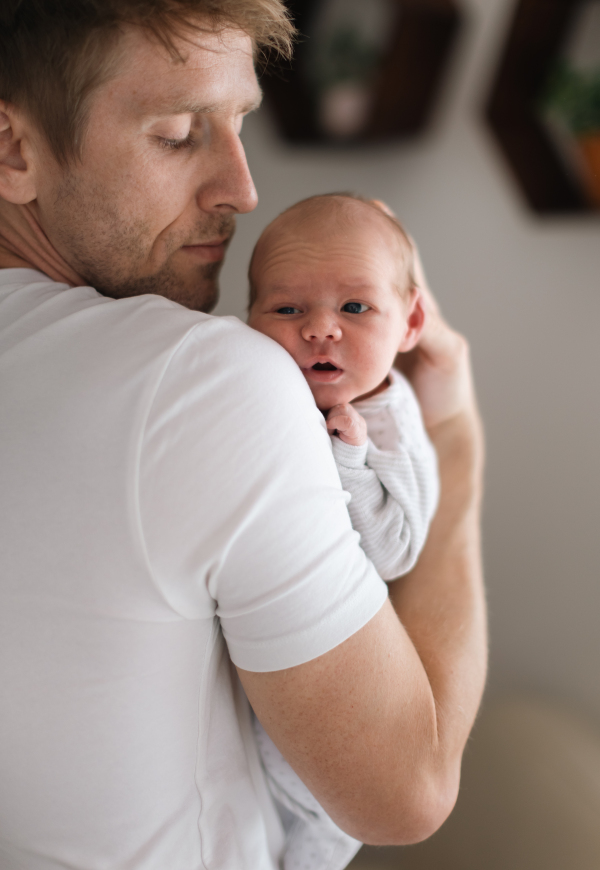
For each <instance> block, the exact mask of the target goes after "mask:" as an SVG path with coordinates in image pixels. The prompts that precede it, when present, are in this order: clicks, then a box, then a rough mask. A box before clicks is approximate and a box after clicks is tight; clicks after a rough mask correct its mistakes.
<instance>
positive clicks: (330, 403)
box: [309, 384, 359, 413]
mask: <svg viewBox="0 0 600 870" xmlns="http://www.w3.org/2000/svg"><path fill="white" fill-rule="evenodd" d="M309 386H310V387H311V392H312V394H313V396H314V399H315V402H316V404H317V408H318V409H319V411H323V413H326V412H327V411H329V410H330V408H333V407H334V405H346V404H347V403H348V402H353V401H354V399H356V398H358V395H359V393H357V392H356V390H355V391H352V390H339V389H338V390H336V389H335V387H329V388H328V387H321V388H319V387H315V388H313V387H312V385H310V384H309Z"/></svg>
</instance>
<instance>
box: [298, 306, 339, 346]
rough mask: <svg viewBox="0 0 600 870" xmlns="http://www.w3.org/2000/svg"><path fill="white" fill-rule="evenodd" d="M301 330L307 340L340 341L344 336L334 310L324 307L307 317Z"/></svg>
mask: <svg viewBox="0 0 600 870" xmlns="http://www.w3.org/2000/svg"><path fill="white" fill-rule="evenodd" d="M301 332H302V338H303V339H304V340H305V341H327V340H329V341H339V340H340V338H341V337H342V330H341V328H340V325H339V323H338V321H337V318H336V317H335V315H334V314H333V312H331V311H327V310H323V309H321V310H319V311H314V312H312V313H311V314H310V315H309V316H308V317H307V319H306V320H305V321H304V323H303V325H302V329H301Z"/></svg>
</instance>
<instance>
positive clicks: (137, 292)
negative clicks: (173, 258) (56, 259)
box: [90, 262, 223, 313]
mask: <svg viewBox="0 0 600 870" xmlns="http://www.w3.org/2000/svg"><path fill="white" fill-rule="evenodd" d="M222 265H223V264H222V263H221V262H219V263H206V264H203V265H202V266H197V267H196V268H195V269H194V270H191V271H190V270H186V272H185V273H179V272H178V271H176V270H175V269H173V268H172V267H171V266H168V267H165V268H163V269H161V270H160V272H157V273H156V274H154V275H145V276H143V277H140V278H129V279H124V280H121V281H118V280H117V281H114V282H113V281H108V280H102V278H100V279H99V280H94V279H92V280H90V284H91V285H92V287H94V288H95V289H96V290H97V291H98V292H99V293H102V295H103V296H109V297H111V298H112V299H126V298H128V297H130V296H144V295H146V294H148V293H150V294H153V295H155V296H164V297H165V298H166V299H171V300H172V301H173V302H178V303H179V304H180V305H184V306H185V307H186V308H190V309H191V310H192V311H202V312H205V313H209V312H210V311H212V310H213V309H214V307H215V305H216V304H217V302H218V301H219V274H220V272H221V266H222Z"/></svg>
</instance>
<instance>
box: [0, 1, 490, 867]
mask: <svg viewBox="0 0 600 870" xmlns="http://www.w3.org/2000/svg"><path fill="white" fill-rule="evenodd" d="M290 38H291V28H290V26H289V23H288V20H287V18H286V15H285V10H284V8H283V6H282V4H281V3H280V2H279V0H154V2H152V3H150V2H148V3H140V2H139V0H5V2H4V3H3V4H2V9H1V10H0V396H1V399H0V401H1V407H2V438H1V440H0V469H1V470H0V474H1V479H0V528H1V532H0V536H1V540H2V577H1V579H0V623H1V624H0V695H1V697H2V712H1V715H0V771H1V775H0V866H1V867H2V870H17V868H18V870H23V868H25V870H58V868H64V867H70V868H76V870H84V868H85V870H88V868H90V870H91V868H96V867H106V868H111V870H113V868H114V870H125V868H127V870H199V868H206V870H275V868H277V867H278V866H280V861H281V855H282V852H283V849H284V836H285V835H284V830H283V828H282V824H281V820H280V816H279V815H278V813H277V811H276V807H275V805H274V803H273V800H272V798H271V796H270V794H269V791H268V789H267V785H266V781H265V777H264V774H263V769H262V767H261V762H260V758H259V755H258V751H257V748H256V744H255V741H254V737H253V729H252V723H251V717H250V710H249V707H248V703H247V700H246V696H247V698H248V699H249V701H250V703H251V705H252V707H253V708H254V710H255V711H256V713H257V715H258V716H259V718H260V720H261V722H262V724H263V726H264V728H265V730H266V732H267V733H268V735H269V736H270V738H271V739H272V741H273V742H274V744H275V745H276V746H277V747H278V749H279V750H280V751H281V752H282V754H283V756H285V758H286V759H287V761H288V762H289V763H290V764H291V765H292V767H293V768H294V770H295V771H296V772H297V773H298V774H299V775H300V777H301V779H302V780H303V781H304V782H305V783H306V785H307V786H308V787H309V789H310V791H311V793H312V794H313V795H314V796H315V797H316V798H317V799H318V801H319V802H320V804H321V805H322V806H323V807H324V808H325V810H326V811H327V812H328V814H329V815H330V816H331V818H332V819H333V820H334V821H335V822H336V823H337V825H339V826H340V828H342V829H343V830H344V831H346V832H348V833H349V834H351V835H352V836H353V837H355V838H356V839H358V840H361V841H364V842H367V843H375V844H395V843H397V844H401V843H410V842H416V841H418V840H420V839H423V838H425V837H427V836H429V835H430V834H431V833H433V831H434V830H436V828H437V827H439V825H440V824H441V823H442V822H443V821H444V819H445V818H446V817H447V815H448V813H449V812H450V811H451V809H452V807H453V805H454V802H455V800H456V795H457V791H458V784H459V775H460V763H461V757H462V752H463V749H464V746H465V743H466V740H467V738H468V735H469V732H470V729H471V727H472V724H473V721H474V718H475V715H476V711H477V708H478V705H479V701H480V698H481V693H482V689H483V682H484V676H485V661H486V637H485V608H484V599H483V589H482V581H481V564H480V563H481V559H480V551H479V506H480V496H481V466H482V438H481V431H480V424H479V418H478V414H477V409H476V405H475V400H474V396H473V391H472V384H471V376H470V367H469V360H468V349H467V346H466V343H465V342H464V340H463V339H462V338H461V337H460V336H458V335H457V334H456V333H454V332H453V331H452V330H451V329H450V328H449V327H448V326H447V325H446V324H445V323H444V321H443V320H442V318H441V316H440V314H439V312H438V310H437V307H436V305H435V302H434V300H433V299H432V297H431V295H430V294H429V292H428V290H427V288H426V286H425V281H424V277H423V274H422V270H421V269H420V264H419V261H418V257H415V264H414V272H415V279H416V284H417V285H418V287H419V289H420V293H421V296H420V298H421V300H422V303H423V305H424V307H425V310H426V318H425V325H424V328H423V330H422V332H421V333H420V338H419V340H418V344H417V346H416V348H415V349H414V350H413V351H411V353H410V355H407V357H406V366H405V367H406V369H407V371H406V373H407V375H408V376H409V378H410V380H411V382H412V385H413V387H414V389H415V391H416V394H417V397H418V399H419V402H420V404H421V409H422V412H423V418H424V421H425V424H426V426H427V430H428V434H429V437H430V439H431V441H432V443H433V445H434V447H435V449H436V452H437V456H438V464H439V470H440V480H441V488H440V497H439V506H438V510H437V513H436V515H435V517H434V519H433V522H432V525H431V528H430V532H429V537H428V538H427V541H426V543H425V547H424V550H423V552H422V554H421V556H420V559H419V561H418V563H417V565H416V567H415V568H414V569H413V570H412V571H411V572H410V573H409V574H408V575H406V576H404V577H403V578H402V579H401V580H397V581H394V582H392V583H389V584H388V585H387V586H386V584H384V583H383V581H382V580H381V579H380V578H379V576H378V575H377V573H376V571H375V569H374V568H373V565H372V563H371V562H370V561H369V560H368V559H367V557H366V556H365V554H364V552H363V551H362V550H361V549H360V547H359V545H358V543H357V536H356V534H355V533H354V532H353V531H352V527H351V524H350V520H349V517H348V513H347V509H346V503H345V496H344V494H343V491H342V489H341V487H340V483H339V477H338V474H337V471H336V468H335V464H334V462H333V458H332V455H331V448H330V441H329V437H328V435H327V432H326V430H325V427H324V425H323V416H322V414H321V412H320V411H319V410H318V409H317V407H316V405H315V402H314V400H313V398H312V395H311V393H310V391H309V389H308V388H307V385H306V381H305V380H304V378H303V377H302V374H301V373H300V371H299V369H298V367H297V366H296V364H295V363H294V361H293V359H292V357H291V356H290V355H289V354H288V353H286V351H285V350H284V349H283V348H282V347H280V346H279V345H278V344H276V343H275V342H273V341H272V340H271V339H270V338H268V337H266V336H265V335H262V334H260V333H259V332H257V331H254V330H252V329H250V328H249V327H247V326H245V325H243V324H241V323H239V322H238V321H236V320H235V319H231V318H214V317H211V316H209V315H208V314H207V313H206V312H209V311H210V310H212V308H213V307H214V305H215V303H216V299H217V293H218V273H219V269H220V265H221V263H222V260H223V257H224V255H225V251H226V248H227V246H228V244H229V241H230V239H231V236H232V234H233V230H234V222H235V216H236V215H237V214H241V213H245V212H248V211H251V210H252V209H253V208H254V207H255V205H256V201H257V198H256V192H255V189H254V186H253V183H252V179H251V177H250V174H249V171H248V167H247V164H246V160H245V155H244V152H243V148H242V145H241V142H240V139H239V133H240V129H241V124H242V120H243V118H244V115H246V114H247V113H248V112H249V111H251V110H252V109H253V108H256V107H257V105H258V104H259V102H260V90H259V88H258V84H257V80H256V75H255V71H254V60H255V58H256V56H257V55H258V54H260V53H261V52H262V51H264V50H272V51H273V50H274V51H282V52H284V53H285V52H286V51H288V50H289V43H290ZM267 334H268V333H267ZM388 593H389V594H388ZM242 687H243V690H242Z"/></svg>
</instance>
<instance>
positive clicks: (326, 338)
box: [248, 194, 424, 411]
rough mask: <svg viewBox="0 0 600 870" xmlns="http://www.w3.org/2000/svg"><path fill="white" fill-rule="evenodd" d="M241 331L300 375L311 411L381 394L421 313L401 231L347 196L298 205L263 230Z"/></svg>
mask: <svg viewBox="0 0 600 870" xmlns="http://www.w3.org/2000/svg"><path fill="white" fill-rule="evenodd" d="M249 276H250V304H249V317H248V323H249V324H250V326H252V327H253V328H254V329H257V330H259V332H264V333H265V335H268V336H270V337H271V338H273V339H275V341H277V342H278V343H279V344H281V345H282V346H283V347H284V348H285V349H286V350H287V351H288V353H290V354H291V355H292V357H293V358H294V359H295V361H296V362H297V363H298V365H299V366H300V368H301V370H302V373H303V374H304V377H305V378H306V380H307V382H308V385H309V387H310V389H311V390H312V393H313V395H314V397H315V401H316V403H317V406H318V407H319V408H320V409H321V410H322V411H326V410H328V409H329V408H332V407H333V406H334V405H337V404H341V403H346V402H351V401H352V400H353V399H357V398H364V397H365V396H367V395H372V394H374V393H376V392H379V391H380V390H382V389H385V387H386V385H387V380H386V379H387V375H388V373H389V371H390V369H391V367H392V364H393V362H394V358H395V356H396V354H397V353H398V352H399V351H400V352H401V351H408V350H411V349H412V348H413V347H414V346H415V344H416V343H417V341H418V339H419V335H420V334H421V330H422V328H423V322H424V313H423V305H422V300H421V296H420V293H419V291H418V290H417V288H416V287H415V282H414V278H413V271H412V248H411V244H410V242H409V240H408V238H407V236H406V234H405V233H404V230H403V229H402V227H401V226H400V224H399V223H398V221H397V220H396V219H395V218H393V217H391V216H390V215H388V214H387V213H386V212H385V211H383V209H382V208H380V207H379V206H378V205H377V204H375V203H373V202H370V201H368V200H362V199H360V198H359V197H355V196H351V195H349V194H328V195H325V196H315V197H311V198H310V199H307V200H303V201H302V202H299V203H297V204H296V205H294V206H292V207H291V208H289V209H288V210H287V211H284V212H283V214H281V215H279V217H277V218H276V219H275V220H274V221H273V222H272V223H270V224H269V226H268V227H267V228H266V229H265V230H264V232H263V234H262V235H261V237H260V239H259V240H258V242H257V244H256V247H255V249H254V253H253V255H252V260H251V262H250V270H249Z"/></svg>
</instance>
